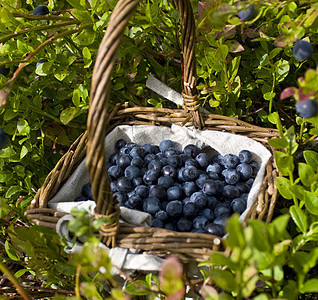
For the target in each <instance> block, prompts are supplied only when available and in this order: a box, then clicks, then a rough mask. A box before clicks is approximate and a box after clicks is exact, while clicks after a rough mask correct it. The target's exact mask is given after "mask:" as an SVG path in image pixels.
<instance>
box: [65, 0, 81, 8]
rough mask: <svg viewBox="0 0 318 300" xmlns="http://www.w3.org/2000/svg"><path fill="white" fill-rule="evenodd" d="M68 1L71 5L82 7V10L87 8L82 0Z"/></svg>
mask: <svg viewBox="0 0 318 300" xmlns="http://www.w3.org/2000/svg"><path fill="white" fill-rule="evenodd" d="M66 1H67V2H68V3H69V4H70V5H71V7H74V8H77V9H81V10H83V9H85V7H84V6H83V5H82V3H81V1H80V0H66Z"/></svg>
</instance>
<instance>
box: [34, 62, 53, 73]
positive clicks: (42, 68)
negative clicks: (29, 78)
mask: <svg viewBox="0 0 318 300" xmlns="http://www.w3.org/2000/svg"><path fill="white" fill-rule="evenodd" d="M51 66H52V62H44V63H41V64H39V65H38V67H37V68H36V69H35V74H36V75H39V76H47V75H49V71H50V69H51Z"/></svg>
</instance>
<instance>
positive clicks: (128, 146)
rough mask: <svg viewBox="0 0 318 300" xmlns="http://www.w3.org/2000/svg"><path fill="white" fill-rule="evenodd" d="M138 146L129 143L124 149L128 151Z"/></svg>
mask: <svg viewBox="0 0 318 300" xmlns="http://www.w3.org/2000/svg"><path fill="white" fill-rule="evenodd" d="M137 146H138V145H137V144H136V143H134V142H129V143H127V144H126V147H127V148H128V149H129V151H130V150H131V149H132V148H134V147H137Z"/></svg>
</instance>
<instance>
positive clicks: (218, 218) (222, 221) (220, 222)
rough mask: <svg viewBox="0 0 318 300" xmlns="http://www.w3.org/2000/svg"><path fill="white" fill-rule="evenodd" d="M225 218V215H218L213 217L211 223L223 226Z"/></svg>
mask: <svg viewBox="0 0 318 300" xmlns="http://www.w3.org/2000/svg"><path fill="white" fill-rule="evenodd" d="M227 219H228V218H227V217H223V216H220V217H217V218H216V219H214V221H213V223H214V224H217V225H219V226H221V227H222V228H225V226H226V222H227Z"/></svg>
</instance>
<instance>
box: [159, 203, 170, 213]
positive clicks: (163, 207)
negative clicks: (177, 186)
mask: <svg viewBox="0 0 318 300" xmlns="http://www.w3.org/2000/svg"><path fill="white" fill-rule="evenodd" d="M168 203H169V202H168V201H162V202H161V209H162V210H164V211H166V207H167V205H168Z"/></svg>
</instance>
